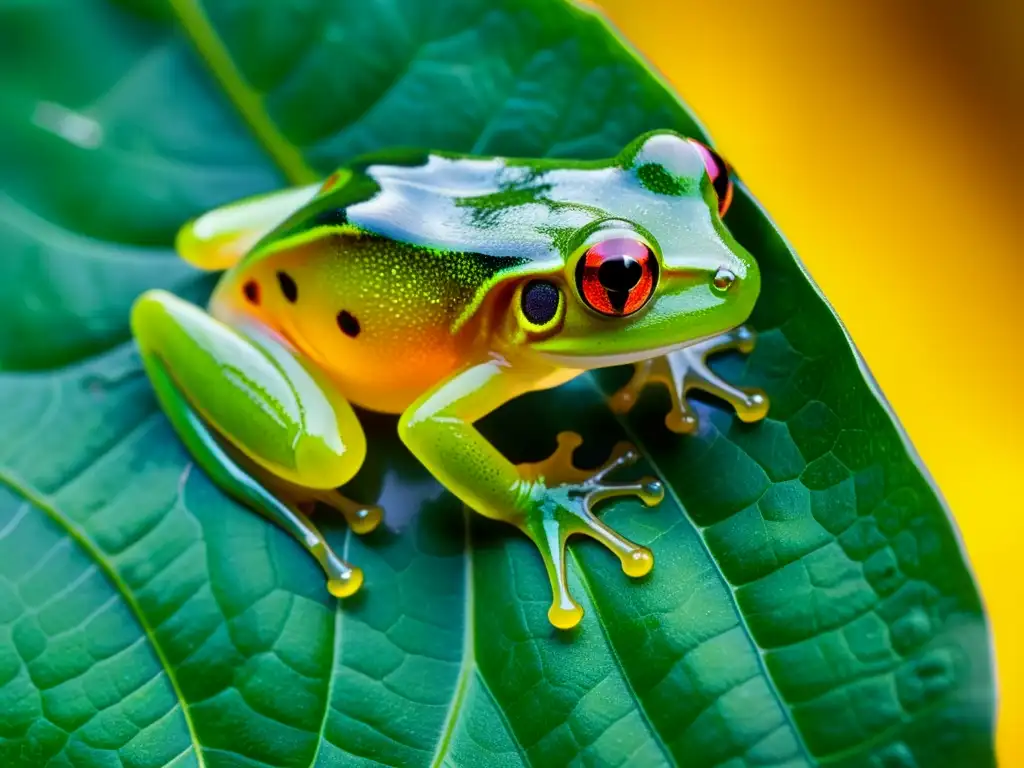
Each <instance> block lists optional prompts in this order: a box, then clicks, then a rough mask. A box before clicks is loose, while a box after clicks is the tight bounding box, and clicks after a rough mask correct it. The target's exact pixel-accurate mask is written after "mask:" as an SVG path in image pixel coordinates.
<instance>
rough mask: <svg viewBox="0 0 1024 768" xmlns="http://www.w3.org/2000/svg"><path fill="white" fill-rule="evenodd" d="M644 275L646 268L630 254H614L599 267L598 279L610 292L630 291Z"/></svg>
mask: <svg viewBox="0 0 1024 768" xmlns="http://www.w3.org/2000/svg"><path fill="white" fill-rule="evenodd" d="M643 276H644V268H643V267H642V266H641V265H640V262H639V261H637V260H636V259H634V258H632V257H630V256H612V257H611V258H609V259H606V260H605V261H604V263H602V264H601V266H600V267H598V268H597V279H598V280H599V281H600V282H601V285H603V286H604V287H605V289H606V290H607V291H608V292H609V293H629V292H630V291H631V290H633V288H634V287H636V284H637V283H639V282H640V278H641V277H643Z"/></svg>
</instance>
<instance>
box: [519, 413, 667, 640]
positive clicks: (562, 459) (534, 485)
mask: <svg viewBox="0 0 1024 768" xmlns="http://www.w3.org/2000/svg"><path fill="white" fill-rule="evenodd" d="M582 442H583V440H582V438H581V437H580V436H579V435H577V434H576V433H574V432H562V433H561V434H559V435H558V447H557V448H556V449H555V452H554V453H553V454H552V455H551V456H550V457H549V458H547V459H545V460H544V461H540V462H537V463H534V464H520V465H519V471H520V474H521V476H522V479H523V485H522V488H521V495H520V501H519V503H518V504H517V505H516V506H517V507H518V509H519V511H520V513H521V515H520V516H518V517H517V519H516V520H515V521H514V522H515V523H516V524H517V525H518V526H519V528H520V529H521V530H522V531H523V532H524V533H526V535H527V536H529V537H530V538H531V539H532V540H533V542H534V543H535V544H536V545H537V548H538V549H539V550H540V553H541V557H542V558H543V559H544V565H545V567H546V569H547V572H548V578H549V579H550V580H551V589H552V593H553V598H552V603H551V608H550V609H549V610H548V618H549V619H550V620H551V623H552V624H554V625H555V626H556V627H558V628H559V629H569V628H571V627H574V626H576V624H578V623H579V621H580V619H581V618H582V616H583V609H582V608H581V607H580V606H579V603H577V602H576V601H575V600H574V599H573V597H572V595H571V594H570V593H569V585H568V583H567V581H566V571H565V544H566V540H567V539H568V538H569V537H570V536H572V535H573V534H576V533H580V534H584V535H586V536H590V537H591V538H593V539H596V540H597V541H599V542H601V543H602V544H603V545H604V546H606V547H607V548H608V549H610V550H611V551H612V552H614V553H615V554H616V555H617V556H618V558H619V560H620V561H621V563H622V570H623V571H624V572H625V573H626V574H627V575H629V576H632V577H634V578H635V577H639V576H644V575H646V574H647V573H649V572H650V570H651V568H652V567H653V566H654V558H653V556H652V555H651V552H650V550H649V549H647V548H646V547H641V546H639V545H637V544H634V543H633V542H631V541H629V540H627V539H625V538H623V537H622V536H620V535H619V534H618V533H616V532H615V531H613V530H612V529H611V528H609V527H608V526H607V525H605V524H604V523H602V522H601V521H600V520H598V519H597V517H595V516H594V514H593V511H592V509H593V506H594V505H595V504H597V503H598V502H599V501H601V500H603V499H609V498H612V497H615V496H637V497H639V498H640V499H641V500H642V501H643V502H644V503H645V504H646V505H647V506H653V505H654V504H657V503H658V502H659V501H661V499H662V497H663V496H664V495H665V491H664V488H663V487H662V484H661V483H660V482H659V481H658V480H656V479H655V478H653V477H644V478H641V479H640V480H639V481H636V482H632V483H612V482H607V481H606V480H605V478H606V477H607V476H608V475H609V474H610V473H611V472H613V471H614V470H616V469H619V468H620V467H625V466H629V465H630V464H633V463H635V462H636V461H637V459H638V458H639V457H638V454H637V452H636V450H635V449H634V448H633V447H632V446H630V445H628V444H626V443H620V444H619V445H617V446H616V447H615V448H614V450H613V451H612V455H611V458H610V459H609V460H608V461H607V462H606V463H605V464H603V465H602V466H600V467H598V468H597V469H590V470H585V469H578V468H577V467H576V466H575V465H574V464H573V463H572V454H573V452H574V451H575V450H576V448H577V447H579V445H580V444H581V443H582Z"/></svg>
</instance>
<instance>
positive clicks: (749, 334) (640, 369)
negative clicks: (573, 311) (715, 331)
mask: <svg viewBox="0 0 1024 768" xmlns="http://www.w3.org/2000/svg"><path fill="white" fill-rule="evenodd" d="M755 340H756V335H755V334H754V331H752V330H751V329H749V328H747V327H746V326H740V327H739V328H735V329H734V330H732V331H729V332H728V333H723V334H721V335H719V336H713V337H712V338H710V339H705V340H704V341H700V342H697V343H696V344H691V345H690V346H687V347H683V348H682V349H678V350H676V351H674V352H669V353H668V354H667V355H665V356H663V357H658V358H655V359H653V360H644V361H642V362H639V363H636V364H635V366H634V368H635V370H634V372H633V376H632V378H631V379H630V380H629V381H628V382H627V383H626V385H625V386H624V387H622V389H620V390H619V391H618V392H616V393H615V394H614V395H612V397H611V401H610V404H611V408H612V410H613V411H614V412H616V413H626V412H627V411H629V410H630V409H631V408H632V407H633V406H634V405H635V404H636V402H637V400H638V398H639V396H640V392H641V391H642V390H643V388H644V387H646V386H647V384H648V383H650V382H657V383H659V384H663V385H664V386H665V387H667V388H668V393H669V397H671V399H672V409H671V410H670V411H669V413H668V415H667V416H666V417H665V425H666V426H667V427H668V428H669V429H671V430H672V431H673V432H678V433H687V432H693V431H695V430H696V429H697V414H696V413H694V411H693V409H692V408H691V407H690V405H689V403H687V401H686V395H687V393H689V391H690V390H691V389H700V390H703V391H705V392H708V393H710V394H712V395H715V396H716V397H720V398H721V399H723V400H725V401H726V402H727V403H729V404H730V405H732V406H733V408H735V409H736V415H737V416H738V417H739V418H740V420H741V421H746V422H753V421H760V420H761V419H763V418H764V417H765V415H766V414H767V413H768V398H767V396H766V395H765V394H764V393H763V392H761V391H760V390H755V389H740V388H738V387H734V386H732V385H731V384H729V382H727V381H725V380H724V379H722V378H721V377H720V376H717V375H715V374H714V373H713V372H712V371H711V369H710V368H709V367H708V364H707V358H708V357H709V356H710V355H713V354H715V353H716V352H725V351H728V350H737V351H739V352H743V353H744V354H748V353H750V352H751V351H753V349H754V342H755Z"/></svg>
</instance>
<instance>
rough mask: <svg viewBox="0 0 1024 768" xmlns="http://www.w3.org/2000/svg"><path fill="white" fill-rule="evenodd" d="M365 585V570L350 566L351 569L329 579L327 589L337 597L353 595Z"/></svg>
mask: <svg viewBox="0 0 1024 768" xmlns="http://www.w3.org/2000/svg"><path fill="white" fill-rule="evenodd" d="M361 586H363V572H362V570H361V569H359V568H356V567H354V566H350V567H349V569H348V570H347V571H346V572H344V573H341V574H338V575H336V576H332V577H329V578H328V579H327V591H328V592H330V593H331V594H332V595H334V596H335V597H338V598H341V597H351V596H352V595H354V594H355V593H356V592H358V591H359V588H360V587H361Z"/></svg>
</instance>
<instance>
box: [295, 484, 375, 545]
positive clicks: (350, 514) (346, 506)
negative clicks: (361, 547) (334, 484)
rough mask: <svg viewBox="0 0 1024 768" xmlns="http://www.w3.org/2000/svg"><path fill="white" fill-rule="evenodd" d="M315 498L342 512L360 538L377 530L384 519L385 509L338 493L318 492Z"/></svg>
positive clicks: (314, 495) (349, 525)
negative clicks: (361, 502)
mask: <svg viewBox="0 0 1024 768" xmlns="http://www.w3.org/2000/svg"><path fill="white" fill-rule="evenodd" d="M312 496H313V498H314V499H315V500H316V501H319V502H320V503H322V504H326V505H327V506H328V507H331V508H332V509H335V510H337V511H338V512H341V514H342V516H343V517H344V518H345V522H346V523H348V527H349V528H351V529H352V532H353V533H357V534H359V535H360V536H361V535H363V534H366V533H370V532H371V531H374V530H376V528H377V526H379V525H380V524H381V521H382V520H383V519H384V508H383V507H380V506H378V505H376V504H360V503H359V502H358V501H353V500H352V499H350V498H348V497H347V496H345V495H343V494H341V493H339V492H338V491H316V492H313V493H312Z"/></svg>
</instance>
